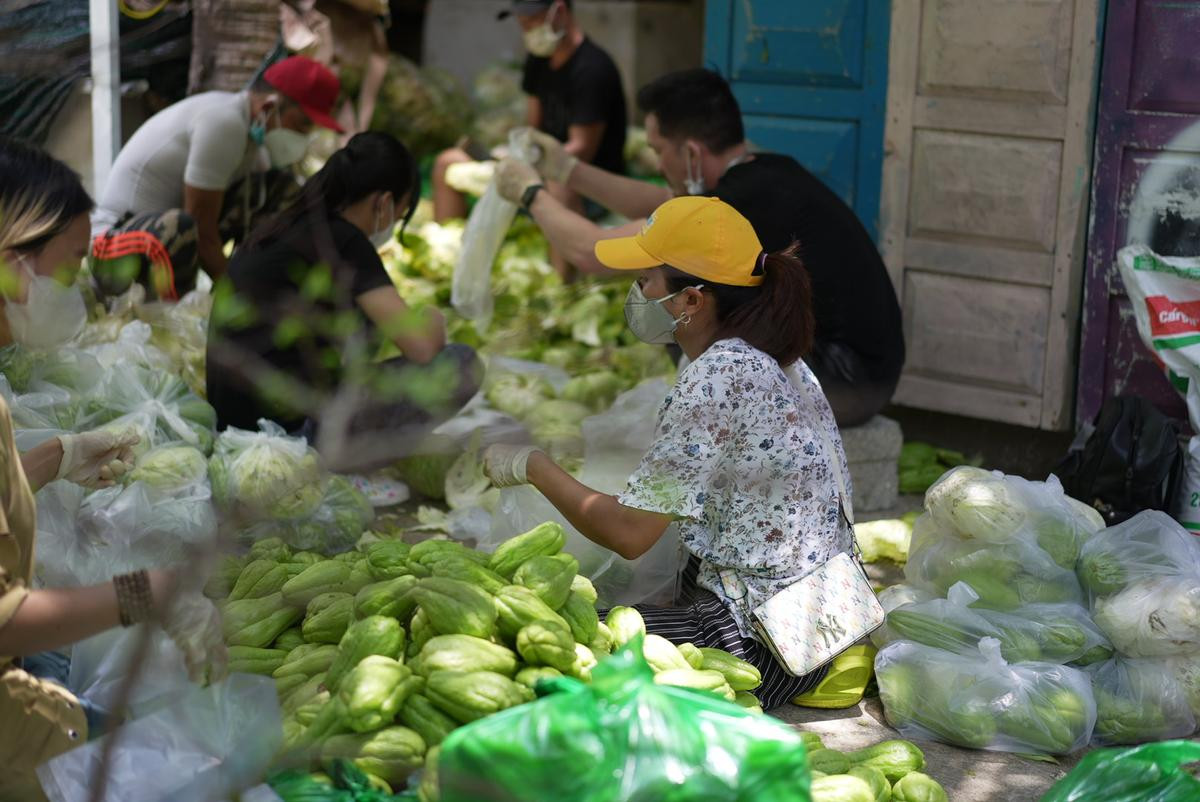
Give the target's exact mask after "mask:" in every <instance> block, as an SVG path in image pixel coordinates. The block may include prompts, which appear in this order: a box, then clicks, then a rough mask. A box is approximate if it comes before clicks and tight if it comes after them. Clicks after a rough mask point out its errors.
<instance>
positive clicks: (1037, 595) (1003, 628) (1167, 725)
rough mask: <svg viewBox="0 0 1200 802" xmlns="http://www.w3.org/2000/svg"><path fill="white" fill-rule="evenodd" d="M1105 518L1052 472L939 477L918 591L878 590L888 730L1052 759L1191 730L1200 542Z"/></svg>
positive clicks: (921, 542)
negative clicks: (1044, 475) (1031, 476)
mask: <svg viewBox="0 0 1200 802" xmlns="http://www.w3.org/2000/svg"><path fill="white" fill-rule="evenodd" d="M1103 524H1104V522H1103V519H1102V518H1100V516H1099V515H1098V514H1097V513H1096V512H1095V511H1094V510H1092V509H1091V508H1089V507H1086V506H1085V505H1082V504H1080V503H1078V502H1076V501H1074V500H1073V499H1071V498H1069V497H1067V496H1066V495H1065V494H1064V493H1063V492H1062V488H1061V486H1060V485H1059V484H1058V483H1057V481H1055V480H1054V479H1053V478H1051V480H1049V481H1047V482H1029V481H1026V480H1024V479H1021V478H1019V477H1014V476H1004V475H1002V474H999V473H989V472H987V471H982V470H979V469H977V468H971V467H960V468H956V469H954V470H951V471H950V472H948V473H947V474H946V475H945V476H943V477H942V478H941V479H940V480H939V481H938V482H937V483H935V484H934V485H933V486H932V487H931V488H930V489H929V491H928V493H927V494H926V497H925V512H924V514H923V515H921V516H920V517H919V518H918V519H917V521H916V523H915V525H914V533H913V541H912V549H911V554H910V556H909V560H908V563H907V565H906V567H905V577H906V580H907V585H905V586H898V587H896V588H891V589H889V590H888V591H886V592H885V593H884V594H881V600H882V601H883V602H884V605H885V608H888V609H889V612H888V616H887V621H886V624H885V626H884V627H883V628H882V629H881V630H880V631H878V632H877V633H876V634H875V635H874V636H873V637H874V640H875V641H876V643H877V645H880V646H882V647H883V648H882V650H881V651H880V653H879V655H878V657H877V658H876V673H877V676H878V680H879V685H880V692H881V696H882V698H883V702H884V706H885V709H886V711H887V716H888V719H889V721H890V722H891V723H892V724H893V725H894V726H896V727H897V729H899V730H900V732H901V733H903V734H905V735H908V736H910V737H923V738H934V739H938V740H943V741H946V742H948V743H952V744H956V745H959V746H965V747H970V748H978V749H995V750H1004V751H1015V752H1022V753H1050V754H1066V753H1069V752H1072V751H1074V750H1076V749H1079V748H1081V747H1083V746H1084V745H1086V744H1087V743H1089V742H1095V743H1131V742H1137V741H1141V740H1157V739H1160V738H1167V737H1175V736H1178V735H1181V734H1188V733H1190V732H1192V731H1194V730H1195V726H1196V722H1195V719H1194V718H1193V716H1192V711H1191V709H1190V708H1189V706H1188V702H1189V700H1188V697H1187V692H1186V690H1185V689H1186V688H1187V687H1189V686H1188V685H1187V678H1189V677H1190V678H1191V679H1192V685H1191V686H1190V687H1192V688H1194V687H1195V679H1196V676H1197V668H1196V667H1197V665H1198V664H1197V662H1196V659H1195V656H1196V653H1197V652H1196V645H1197V643H1200V631H1198V630H1197V626H1196V624H1195V621H1196V620H1200V616H1197V615H1196V614H1197V612H1198V611H1200V607H1198V606H1197V605H1198V603H1200V544H1197V543H1196V542H1194V541H1195V538H1193V537H1191V536H1189V535H1188V534H1187V533H1186V532H1184V530H1183V529H1182V528H1180V527H1178V525H1177V524H1174V522H1172V521H1171V520H1170V519H1169V518H1167V517H1166V516H1165V515H1161V514H1160V513H1144V514H1143V515H1142V516H1138V518H1135V519H1133V520H1132V521H1130V522H1129V523H1127V524H1125V525H1123V527H1114V528H1112V529H1107V530H1105V529H1104V528H1103ZM1176 532H1177V534H1176ZM1131 535H1132V536H1134V537H1135V538H1136V537H1137V536H1141V537H1142V538H1143V541H1141V542H1139V545H1137V546H1133V545H1130V538H1131ZM1168 541H1169V543H1168ZM1130 554H1136V555H1137V556H1136V557H1132V558H1131V557H1130V556H1129V555H1130ZM1155 555H1156V556H1155ZM1164 555H1165V556H1164ZM1149 566H1157V568H1151V567H1149ZM1151 599H1152V600H1151ZM1089 602H1090V605H1089ZM1085 605H1089V606H1085ZM1168 610H1169V612H1168ZM1164 657H1170V660H1166V661H1164V660H1163V659H1161V658H1164ZM1131 658H1132V659H1131ZM1145 658H1159V659H1158V661H1157V662H1153V661H1150V662H1148V661H1147V660H1145ZM1176 679H1178V680H1180V681H1181V682H1177V681H1176ZM1191 701H1192V702H1193V703H1194V702H1195V701H1196V699H1195V696H1194V694H1193V698H1192V699H1191Z"/></svg>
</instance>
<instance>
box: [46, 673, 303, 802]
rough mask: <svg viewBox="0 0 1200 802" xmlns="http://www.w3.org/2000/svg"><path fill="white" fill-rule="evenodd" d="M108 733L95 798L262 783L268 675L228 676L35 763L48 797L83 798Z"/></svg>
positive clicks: (122, 799) (165, 801)
mask: <svg viewBox="0 0 1200 802" xmlns="http://www.w3.org/2000/svg"><path fill="white" fill-rule="evenodd" d="M109 738H116V739H118V740H117V744H116V746H115V748H114V749H113V755H112V762H111V764H110V767H109V774H108V783H107V785H106V789H105V794H104V796H103V797H102V802H130V801H131V800H138V802H211V801H212V800H222V799H231V798H235V796H236V794H237V793H238V792H240V791H241V790H243V789H245V788H248V787H250V786H252V785H255V784H257V783H259V782H261V780H262V776H263V773H264V772H265V771H266V770H267V767H268V766H269V765H270V762H271V759H272V757H273V756H274V755H275V753H276V751H278V749H279V746H280V743H281V740H282V725H281V719H280V712H279V702H278V700H277V698H276V694H275V684H274V682H273V681H272V680H271V678H270V677H260V676H255V675H250V674H234V675H232V676H231V677H229V679H227V680H225V681H224V682H221V683H219V684H217V685H214V686H211V687H208V688H193V689H192V690H191V691H190V692H188V693H187V694H186V695H185V696H184V697H183V698H182V699H180V700H179V701H178V702H177V703H176V704H173V705H171V706H170V707H166V708H163V709H161V710H159V711H157V712H155V713H153V714H151V715H149V716H146V717H145V718H142V719H138V720H136V721H132V722H130V723H128V724H125V725H124V726H122V727H120V728H119V729H117V730H116V731H114V732H113V733H111V734H109V735H106V736H105V737H104V738H101V739H98V740H96V741H92V742H91V743H88V744H85V745H84V746H81V747H79V748H78V749H75V750H73V751H70V752H67V753H66V754H64V755H61V756H59V757H57V758H54V759H53V760H50V761H48V762H47V763H45V764H43V765H42V766H40V767H39V768H38V770H37V771H38V777H39V778H40V779H41V781H42V788H43V789H44V790H45V792H46V795H47V796H48V797H49V798H50V799H51V800H52V802H88V800H91V799H92V796H91V793H92V789H93V788H94V780H95V777H96V776H97V774H96V772H97V771H98V770H99V769H100V767H101V759H102V755H103V750H104V746H105V743H106V742H107V740H108V739H109Z"/></svg>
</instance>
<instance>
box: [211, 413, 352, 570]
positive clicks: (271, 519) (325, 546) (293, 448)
mask: <svg viewBox="0 0 1200 802" xmlns="http://www.w3.org/2000/svg"><path fill="white" fill-rule="evenodd" d="M260 427H261V431H259V432H247V431H244V430H242V429H235V428H232V427H230V428H228V429H226V430H225V431H224V432H222V433H221V436H220V437H218V438H217V441H216V445H215V447H214V449H213V456H212V459H211V460H210V461H209V476H210V478H211V481H212V495H213V500H214V501H215V502H216V503H217V506H218V508H219V509H220V510H221V512H222V513H223V514H224V517H225V521H226V525H227V528H228V529H230V530H231V531H232V532H233V533H234V534H235V535H236V536H237V537H238V538H239V539H240V540H242V541H244V542H249V543H252V542H254V541H256V540H260V539H263V538H270V537H279V538H282V539H283V540H284V541H285V542H287V543H288V544H290V545H291V546H293V547H296V548H300V549H314V548H315V549H321V550H322V551H325V552H336V551H345V550H346V549H349V548H350V547H351V546H353V545H354V543H356V542H357V541H358V539H359V537H360V536H361V535H362V533H363V531H364V530H365V529H366V528H367V526H368V524H370V523H371V520H372V518H373V517H374V510H373V509H372V508H371V505H370V504H369V503H368V502H367V500H366V499H365V498H364V497H363V495H362V493H360V492H359V491H358V490H357V489H356V488H355V487H354V485H353V484H351V483H350V481H349V480H348V479H346V478H345V477H342V476H337V475H331V474H329V473H327V472H325V471H323V470H322V469H321V468H320V466H319V464H318V460H317V454H316V452H315V451H313V450H312V448H310V447H309V445H308V444H307V443H306V442H305V440H304V439H303V438H299V437H288V436H287V435H286V434H285V433H284V431H283V429H282V428H281V427H279V426H278V425H276V424H274V423H271V422H270V421H261V422H260Z"/></svg>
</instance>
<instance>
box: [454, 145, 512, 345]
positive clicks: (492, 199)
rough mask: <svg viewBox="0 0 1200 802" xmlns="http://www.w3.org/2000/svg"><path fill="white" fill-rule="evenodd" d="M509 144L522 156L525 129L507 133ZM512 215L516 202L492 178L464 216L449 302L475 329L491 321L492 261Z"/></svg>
mask: <svg viewBox="0 0 1200 802" xmlns="http://www.w3.org/2000/svg"><path fill="white" fill-rule="evenodd" d="M509 147H510V151H511V154H512V156H513V157H515V158H523V157H525V155H527V154H528V152H529V148H530V143H529V134H528V132H524V133H522V132H520V131H517V130H514V131H513V132H512V133H511V134H509ZM525 160H526V161H530V159H528V158H525ZM516 216H517V205H516V204H515V203H510V202H509V201H507V200H505V199H504V198H502V197H501V196H500V191H499V190H498V189H497V187H496V182H495V181H494V180H493V181H492V182H491V183H490V184H488V188H487V190H485V191H484V193H483V197H481V198H480V199H479V201H478V202H477V203H476V204H475V208H473V209H472V210H471V216H470V217H469V218H468V219H467V227H466V229H465V230H464V231H463V237H462V250H461V251H459V254H458V261H457V262H456V263H455V265H454V278H453V280H452V282H451V285H450V303H451V304H452V305H453V306H454V310H455V311H456V312H458V313H459V314H460V315H462V316H463V317H465V318H467V319H468V320H473V321H475V328H476V330H477V331H485V330H487V327H488V326H489V325H490V324H491V321H492V310H493V308H494V301H493V298H492V264H493V263H494V262H495V261H496V254H498V253H499V252H500V245H501V244H503V242H504V237H505V235H506V234H507V233H508V229H509V227H510V226H511V225H512V222H513V218H515V217H516Z"/></svg>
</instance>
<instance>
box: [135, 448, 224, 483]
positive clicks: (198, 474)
mask: <svg viewBox="0 0 1200 802" xmlns="http://www.w3.org/2000/svg"><path fill="white" fill-rule="evenodd" d="M207 476H208V460H207V459H205V458H204V455H203V454H201V453H200V452H199V451H198V450H197V449H195V448H192V447H191V446H163V447H161V448H156V449H154V450H153V451H149V452H147V453H146V454H145V455H143V456H142V457H141V458H140V459H139V460H138V461H137V465H136V467H134V469H133V470H132V471H130V473H129V481H131V482H145V483H146V484H148V485H150V486H152V487H156V488H159V489H160V490H171V489H174V488H179V487H185V486H187V485H190V484H195V483H197V482H203V481H204V479H205V478H206V477H207Z"/></svg>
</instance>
